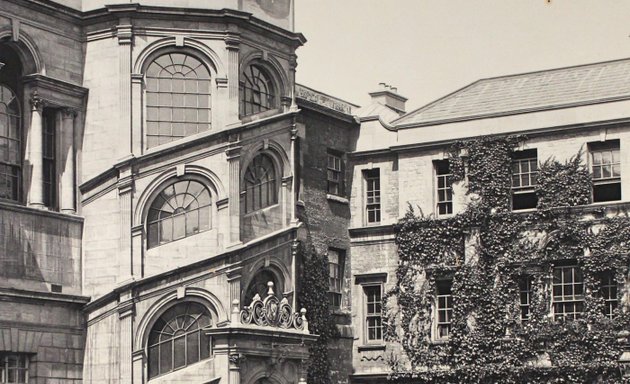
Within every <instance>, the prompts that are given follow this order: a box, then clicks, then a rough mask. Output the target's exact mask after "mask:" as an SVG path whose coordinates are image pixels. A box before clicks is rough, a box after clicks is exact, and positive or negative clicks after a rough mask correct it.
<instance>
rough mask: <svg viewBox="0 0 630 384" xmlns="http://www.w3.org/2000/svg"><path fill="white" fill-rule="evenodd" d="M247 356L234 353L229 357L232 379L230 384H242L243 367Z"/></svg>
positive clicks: (229, 381)
mask: <svg viewBox="0 0 630 384" xmlns="http://www.w3.org/2000/svg"><path fill="white" fill-rule="evenodd" d="M244 359H245V356H243V355H241V354H239V353H232V354H230V355H229V361H230V366H229V369H230V377H229V380H228V383H229V384H240V383H241V365H242V363H243V360H244Z"/></svg>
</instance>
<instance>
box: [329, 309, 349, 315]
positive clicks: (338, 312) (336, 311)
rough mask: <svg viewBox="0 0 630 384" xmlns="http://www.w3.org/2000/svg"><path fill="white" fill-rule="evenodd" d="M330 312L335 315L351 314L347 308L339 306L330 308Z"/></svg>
mask: <svg viewBox="0 0 630 384" xmlns="http://www.w3.org/2000/svg"><path fill="white" fill-rule="evenodd" d="M330 313H331V314H332V315H337V316H351V315H352V312H351V311H349V310H347V309H340V308H335V309H331V310H330Z"/></svg>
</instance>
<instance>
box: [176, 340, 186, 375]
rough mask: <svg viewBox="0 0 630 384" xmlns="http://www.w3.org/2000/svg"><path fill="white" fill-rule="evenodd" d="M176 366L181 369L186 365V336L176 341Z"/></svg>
mask: <svg viewBox="0 0 630 384" xmlns="http://www.w3.org/2000/svg"><path fill="white" fill-rule="evenodd" d="M173 347H174V348H173V353H174V356H173V357H174V359H173V360H174V366H173V368H179V367H183V366H184V365H186V336H180V337H178V338H176V339H175V340H174V344H173Z"/></svg>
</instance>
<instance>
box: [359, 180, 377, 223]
mask: <svg viewBox="0 0 630 384" xmlns="http://www.w3.org/2000/svg"><path fill="white" fill-rule="evenodd" d="M363 176H364V177H365V183H366V191H365V192H366V196H365V198H366V202H365V211H366V216H367V223H368V224H377V223H380V222H381V175H380V170H379V169H378V168H375V169H370V170H365V171H363Z"/></svg>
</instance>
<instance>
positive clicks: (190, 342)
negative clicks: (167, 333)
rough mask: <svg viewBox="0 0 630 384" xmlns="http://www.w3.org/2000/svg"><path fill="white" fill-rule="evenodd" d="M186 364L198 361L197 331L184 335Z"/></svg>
mask: <svg viewBox="0 0 630 384" xmlns="http://www.w3.org/2000/svg"><path fill="white" fill-rule="evenodd" d="M186 344H187V345H186V350H187V353H188V355H187V364H192V363H195V362H197V361H199V332H193V333H189V334H188V335H187V336H186Z"/></svg>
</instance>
